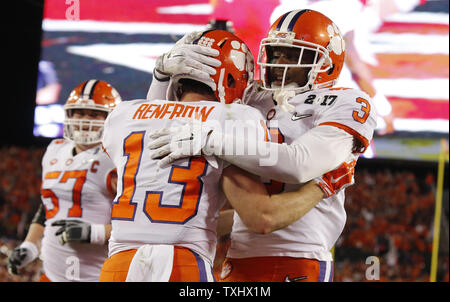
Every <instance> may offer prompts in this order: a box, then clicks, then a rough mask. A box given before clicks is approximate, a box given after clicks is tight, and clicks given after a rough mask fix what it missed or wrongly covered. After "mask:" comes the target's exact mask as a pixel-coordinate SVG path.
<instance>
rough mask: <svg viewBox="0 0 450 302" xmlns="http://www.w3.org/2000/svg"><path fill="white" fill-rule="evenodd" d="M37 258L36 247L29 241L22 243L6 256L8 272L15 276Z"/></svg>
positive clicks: (37, 251)
mask: <svg viewBox="0 0 450 302" xmlns="http://www.w3.org/2000/svg"><path fill="white" fill-rule="evenodd" d="M38 256H39V250H38V248H37V246H36V245H35V244H34V243H32V242H29V241H25V242H23V243H22V244H21V245H20V246H18V247H16V248H15V249H13V251H12V252H11V254H10V255H9V256H8V263H7V267H8V272H9V273H10V274H12V275H17V274H18V270H19V269H21V268H23V267H24V266H26V265H27V264H29V263H30V262H32V261H33V260H34V259H36V258H37V257H38Z"/></svg>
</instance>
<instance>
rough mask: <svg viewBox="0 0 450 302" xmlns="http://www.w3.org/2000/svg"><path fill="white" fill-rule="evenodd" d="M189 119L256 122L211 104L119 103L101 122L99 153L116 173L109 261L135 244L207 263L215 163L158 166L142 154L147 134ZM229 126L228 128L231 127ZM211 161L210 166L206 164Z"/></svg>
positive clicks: (216, 199) (219, 196) (241, 111)
mask: <svg viewBox="0 0 450 302" xmlns="http://www.w3.org/2000/svg"><path fill="white" fill-rule="evenodd" d="M177 118H186V119H189V118H194V119H197V120H200V121H202V123H204V124H205V125H209V124H210V125H214V126H215V127H225V128H223V129H226V127H227V125H226V124H227V123H228V121H236V125H242V126H243V124H242V123H243V121H244V123H245V121H249V120H253V121H258V123H256V122H255V123H254V125H256V124H259V125H260V126H259V127H260V131H263V127H262V126H261V124H260V121H261V120H263V119H264V118H263V116H262V115H261V113H260V112H259V111H258V110H257V109H255V108H252V107H249V106H245V105H239V104H231V105H224V104H221V103H218V102H207V101H201V102H172V101H162V100H155V101H148V100H133V101H126V102H122V103H120V104H119V105H118V106H117V107H116V108H115V109H114V110H113V112H112V113H111V114H110V115H109V116H108V118H107V120H106V122H105V130H104V136H103V146H104V148H105V150H106V152H108V154H109V155H110V157H111V159H112V160H113V162H114V163H115V165H116V166H117V173H118V184H117V196H116V198H115V200H114V204H113V208H112V234H111V238H110V242H109V255H110V256H111V255H113V254H115V253H117V252H120V251H123V250H127V249H132V248H139V247H140V246H141V245H143V244H170V245H177V246H183V247H186V248H189V249H191V250H193V251H195V252H196V253H198V254H201V255H203V256H204V257H206V258H207V259H209V260H210V261H211V263H212V261H213V258H214V255H215V247H216V225H217V219H218V215H219V210H220V209H221V208H222V206H223V205H224V202H225V197H224V195H223V193H222V191H221V189H220V187H219V183H220V178H221V174H222V171H223V169H224V168H225V167H226V166H227V164H225V163H224V162H223V161H221V160H217V159H215V158H212V159H211V160H212V161H210V160H206V159H205V158H204V157H191V158H185V159H180V160H177V161H175V162H174V163H173V164H172V165H171V166H169V167H165V168H159V167H158V165H157V164H158V161H157V160H154V159H151V158H150V155H149V152H150V150H149V149H148V148H147V145H148V143H149V142H150V141H151V140H150V138H149V133H150V132H151V131H153V130H157V129H161V128H166V127H175V126H181V125H182V122H180V121H179V120H178V119H177ZM233 123H235V122H233ZM214 162H215V164H214Z"/></svg>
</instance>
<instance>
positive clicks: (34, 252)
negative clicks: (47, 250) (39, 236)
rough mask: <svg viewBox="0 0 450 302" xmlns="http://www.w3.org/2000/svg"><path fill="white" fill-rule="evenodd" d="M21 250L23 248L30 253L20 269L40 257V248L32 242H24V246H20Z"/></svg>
mask: <svg viewBox="0 0 450 302" xmlns="http://www.w3.org/2000/svg"><path fill="white" fill-rule="evenodd" d="M19 248H23V249H26V250H27V251H28V253H27V255H26V256H25V259H23V261H22V264H21V266H20V267H23V266H25V265H27V264H28V263H30V262H32V261H33V260H34V259H36V258H37V257H38V256H39V249H38V247H37V246H36V244H34V243H33V242H31V241H24V242H22V244H21V245H20V246H19Z"/></svg>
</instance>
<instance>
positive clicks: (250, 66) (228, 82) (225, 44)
mask: <svg viewBox="0 0 450 302" xmlns="http://www.w3.org/2000/svg"><path fill="white" fill-rule="evenodd" d="M193 43H194V44H198V45H203V46H207V47H211V48H214V49H217V50H218V51H219V55H218V56H217V57H214V58H215V59H218V60H219V61H220V62H221V63H222V64H221V65H220V66H219V67H215V69H216V74H215V75H212V76H211V79H212V80H213V81H214V83H215V87H216V89H215V90H214V93H215V95H216V98H217V100H218V101H220V102H221V103H224V104H230V103H236V102H238V103H242V98H243V94H244V91H245V89H246V88H247V87H249V86H250V85H251V84H252V83H253V72H254V60H253V56H252V54H251V52H250V50H249V48H248V47H247V45H246V44H245V43H244V41H242V40H241V39H240V38H238V37H237V36H236V35H234V34H233V33H231V32H228V31H225V30H210V31H205V32H203V34H202V35H201V36H200V38H198V39H197V40H196V41H194V42H193ZM180 79H193V80H196V81H199V82H202V83H205V84H207V85H208V86H210V85H209V84H208V83H206V82H205V81H203V80H201V79H197V78H193V77H192V76H190V75H188V74H181V75H176V76H174V77H173V78H172V85H173V90H174V91H176V89H177V86H178V85H177V83H178V81H179V80H180Z"/></svg>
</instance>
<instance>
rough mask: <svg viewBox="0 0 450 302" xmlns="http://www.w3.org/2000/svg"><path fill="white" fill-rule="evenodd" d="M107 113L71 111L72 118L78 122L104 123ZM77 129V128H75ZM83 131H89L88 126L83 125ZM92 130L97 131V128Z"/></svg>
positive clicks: (86, 110)
mask: <svg viewBox="0 0 450 302" xmlns="http://www.w3.org/2000/svg"><path fill="white" fill-rule="evenodd" d="M107 116H108V113H107V112H105V111H101V110H92V109H73V111H72V118H73V119H78V120H93V121H95V120H96V121H104V120H105V119H106V117H107ZM76 128H77V127H76ZM83 130H89V125H88V124H86V125H84V124H83ZM92 130H94V131H95V130H98V127H93V129H92Z"/></svg>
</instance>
